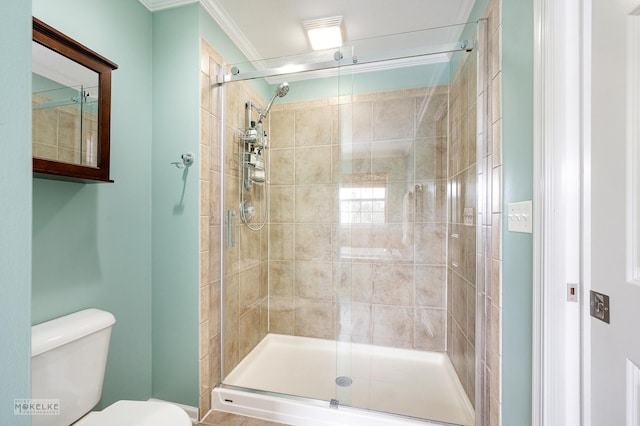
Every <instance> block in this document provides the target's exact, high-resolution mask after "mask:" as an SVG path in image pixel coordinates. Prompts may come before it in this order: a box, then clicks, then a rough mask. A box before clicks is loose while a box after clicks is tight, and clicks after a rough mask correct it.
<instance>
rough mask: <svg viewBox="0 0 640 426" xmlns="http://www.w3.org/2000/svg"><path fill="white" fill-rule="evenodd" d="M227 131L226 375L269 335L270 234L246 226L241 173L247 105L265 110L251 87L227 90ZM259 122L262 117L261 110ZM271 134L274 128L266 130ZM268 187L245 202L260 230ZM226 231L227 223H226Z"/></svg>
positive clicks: (255, 189)
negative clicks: (242, 207)
mask: <svg viewBox="0 0 640 426" xmlns="http://www.w3.org/2000/svg"><path fill="white" fill-rule="evenodd" d="M226 90H227V93H226V114H227V115H226V120H227V121H226V129H225V135H226V140H225V144H226V145H225V163H226V169H225V206H224V207H225V211H230V212H232V213H235V215H233V216H230V217H229V218H230V219H231V222H230V224H229V226H228V229H229V230H230V235H229V234H225V235H227V237H228V238H225V240H227V239H230V241H231V244H230V246H227V247H226V248H225V294H224V327H225V335H224V339H225V341H224V345H223V348H224V371H225V373H226V374H228V373H229V372H231V370H233V368H234V367H235V366H236V365H237V364H238V363H239V362H240V361H241V360H242V359H243V358H244V357H245V356H246V355H247V354H248V353H249V352H250V351H251V350H252V349H253V348H254V347H255V345H257V344H258V343H259V342H260V340H262V338H263V337H264V336H265V335H266V334H267V311H266V306H267V277H268V271H267V243H268V241H267V236H268V234H267V230H268V227H267V226H265V227H264V228H263V229H262V230H259V231H253V230H251V229H249V228H248V227H247V226H245V225H244V224H243V223H242V221H241V219H240V214H239V206H240V201H241V198H240V190H241V185H242V184H241V182H240V181H241V173H240V163H241V160H240V157H241V151H240V150H241V147H242V144H243V141H242V135H243V133H244V131H245V104H246V102H247V101H249V100H250V101H251V102H252V103H254V104H256V105H260V106H262V107H264V103H265V102H264V100H263V99H262V98H261V97H260V96H259V95H258V94H257V93H256V92H255V90H253V89H252V87H251V86H250V85H249V84H248V83H246V82H239V83H232V84H227V86H226ZM253 117H254V118H255V117H256V113H255V111H254V112H253ZM266 130H267V131H268V127H266ZM265 195H266V194H265V186H264V185H262V184H258V183H254V184H253V187H252V189H251V190H248V191H247V190H244V191H243V197H244V199H246V200H249V201H251V202H252V204H253V206H254V207H255V209H256V212H257V214H256V218H254V219H253V221H251V222H250V224H251V226H252V227H254V228H257V227H259V225H260V223H261V222H262V218H263V215H264V214H265V213H266V204H265ZM224 223H225V232H226V228H227V218H226V217H225V218H224Z"/></svg>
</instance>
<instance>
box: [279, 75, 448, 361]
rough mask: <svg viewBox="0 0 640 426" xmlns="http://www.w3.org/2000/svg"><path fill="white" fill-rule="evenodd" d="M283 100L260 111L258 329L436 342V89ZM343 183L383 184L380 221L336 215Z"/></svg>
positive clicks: (441, 341)
mask: <svg viewBox="0 0 640 426" xmlns="http://www.w3.org/2000/svg"><path fill="white" fill-rule="evenodd" d="M291 87H292V88H291V90H295V83H293V84H292V86H291ZM285 100H286V99H285ZM283 101H284V100H282V101H280V103H278V104H276V105H275V106H274V108H273V109H272V112H271V114H270V123H271V149H270V180H271V186H270V188H271V210H270V227H269V232H270V253H269V282H270V288H271V293H270V295H269V297H270V317H269V318H270V323H269V330H270V332H272V333H282V334H291V335H299V336H308V337H317V338H330V339H333V338H339V339H341V340H346V341H353V342H361V343H373V344H376V345H386V346H394V347H402V348H416V349H423V350H435V351H444V350H445V348H446V331H445V330H446V294H445V292H446V281H445V276H446V270H445V269H446V259H445V253H446V208H447V206H446V178H447V176H446V169H447V162H446V161H447V139H446V114H447V108H446V106H447V88H446V87H433V88H422V89H412V90H399V91H391V92H381V93H370V94H365V95H357V96H353V97H342V98H337V97H336V98H326V99H316V100H313V101H306V102H304V101H303V102H290V103H285V102H283ZM442 117H445V120H444V122H442V121H441V119H442ZM439 120H440V121H439ZM443 123H444V124H443ZM349 187H359V188H374V187H383V188H384V189H385V198H384V203H385V208H384V209H385V211H384V221H383V223H376V224H372V223H348V224H345V223H342V224H341V223H340V221H341V219H340V218H341V216H342V215H343V214H344V211H345V210H344V208H343V207H342V205H341V202H340V198H339V191H340V189H341V188H349ZM341 209H342V210H341ZM356 216H357V217H360V218H361V219H362V218H364V217H365V216H366V214H365V215H364V216H360V215H356Z"/></svg>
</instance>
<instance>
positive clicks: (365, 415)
mask: <svg viewBox="0 0 640 426" xmlns="http://www.w3.org/2000/svg"><path fill="white" fill-rule="evenodd" d="M211 409H212V410H215V411H223V412H226V413H231V414H236V415H241V416H248V417H253V418H258V419H263V420H268V421H272V422H286V423H287V424H292V425H300V426H326V425H336V426H338V425H340V426H459V425H457V424H455V423H447V422H442V421H437V420H428V419H422V418H418V417H411V416H404V415H401V414H393V413H387V412H384V411H376V410H369V409H364V408H356V407H351V406H347V405H340V404H339V402H338V401H337V400H334V399H332V400H331V401H322V400H317V399H312V398H305V397H300V396H294V395H287V394H281V393H277V392H269V391H262V390H257V389H249V388H244V387H241V386H233V385H225V384H219V385H218V386H216V387H215V388H214V389H213V391H212V392H211Z"/></svg>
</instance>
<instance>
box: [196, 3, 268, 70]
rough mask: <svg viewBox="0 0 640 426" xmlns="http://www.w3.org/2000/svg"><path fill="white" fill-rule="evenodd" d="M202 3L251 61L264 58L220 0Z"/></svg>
mask: <svg viewBox="0 0 640 426" xmlns="http://www.w3.org/2000/svg"><path fill="white" fill-rule="evenodd" d="M200 3H201V4H202V7H204V9H205V10H206V11H207V12H208V13H209V15H211V17H212V18H213V20H214V21H216V23H217V24H218V25H219V26H220V28H222V31H224V32H225V33H226V34H227V35H228V36H229V38H230V39H231V41H232V42H233V44H235V45H236V46H237V47H238V49H240V51H241V52H242V53H243V54H244V56H246V57H247V59H248V60H249V61H260V60H262V59H263V58H262V57H261V56H260V54H259V53H258V51H257V50H256V49H255V47H253V45H252V44H251V43H250V42H249V40H248V39H247V38H246V37H245V36H244V34H243V33H242V31H240V28H238V26H237V25H236V23H235V21H234V20H233V19H232V18H231V16H230V15H229V13H228V12H227V11H226V10H225V9H224V8H223V7H222V5H221V4H220V3H219V2H218V1H216V0H200Z"/></svg>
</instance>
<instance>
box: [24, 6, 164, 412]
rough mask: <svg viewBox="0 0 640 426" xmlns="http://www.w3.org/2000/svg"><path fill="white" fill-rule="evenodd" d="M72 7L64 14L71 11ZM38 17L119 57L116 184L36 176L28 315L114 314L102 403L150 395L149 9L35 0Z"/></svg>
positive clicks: (113, 146)
mask: <svg viewBox="0 0 640 426" xmlns="http://www.w3.org/2000/svg"><path fill="white" fill-rule="evenodd" d="M71 11H72V12H73V13H70V12H71ZM33 14H34V16H36V17H38V18H40V19H42V20H43V21H44V22H46V23H48V24H50V25H52V26H53V27H55V28H57V29H59V30H60V31H62V32H64V33H66V34H67V35H69V36H70V37H72V38H74V39H76V40H77V41H79V42H81V43H83V44H85V45H86V46H88V47H90V48H91V49H93V50H95V51H96V52H98V53H100V54H101V55H103V56H105V57H107V58H109V59H110V60H112V61H114V62H115V63H117V64H118V65H119V69H117V70H116V71H114V72H113V74H112V97H111V102H112V113H111V177H112V179H114V180H115V183H112V184H81V183H72V182H61V181H53V180H45V179H34V180H33V284H32V292H33V300H32V321H33V323H34V324H35V323H39V322H42V321H45V320H49V319H51V318H54V317H58V316H61V315H65V314H68V313H70V312H74V311H77V310H81V309H84V308H88V307H97V308H100V309H104V310H107V311H109V312H112V313H113V314H114V315H115V317H116V320H117V323H116V324H115V326H114V328H113V333H112V337H111V346H110V350H109V358H108V363H107V370H106V375H105V382H104V390H103V397H102V401H101V403H100V406H105V405H108V404H111V403H112V402H114V401H116V400H118V399H125V398H126V399H147V398H149V397H150V396H151V328H152V324H151V195H150V194H151V161H150V158H151V147H152V144H151V99H152V92H151V14H150V13H149V11H148V10H147V9H145V8H144V7H143V6H142V5H141V4H140V3H139V2H137V1H130V0H111V1H83V0H55V1H52V0H35V1H33Z"/></svg>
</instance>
